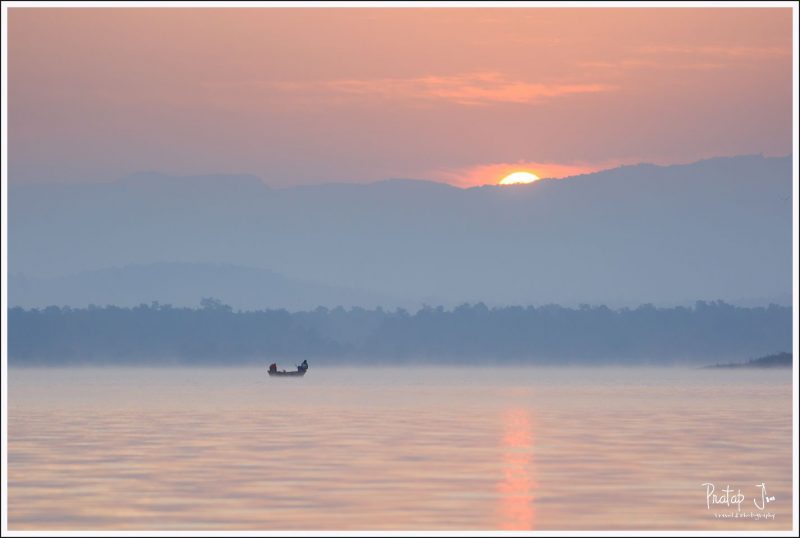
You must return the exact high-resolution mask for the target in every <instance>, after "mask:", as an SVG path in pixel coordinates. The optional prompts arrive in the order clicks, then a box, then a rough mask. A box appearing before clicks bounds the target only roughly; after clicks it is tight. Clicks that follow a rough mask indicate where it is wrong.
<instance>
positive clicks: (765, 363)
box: [705, 352, 792, 368]
mask: <svg viewBox="0 0 800 538" xmlns="http://www.w3.org/2000/svg"><path fill="white" fill-rule="evenodd" d="M791 367H792V354H791V353H786V352H784V353H775V354H773V355H767V356H766V357H761V358H758V359H750V360H749V361H747V362H730V363H727V364H719V363H717V364H713V365H711V366H705V368H791Z"/></svg>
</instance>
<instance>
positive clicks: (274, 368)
mask: <svg viewBox="0 0 800 538" xmlns="http://www.w3.org/2000/svg"><path fill="white" fill-rule="evenodd" d="M307 370H308V362H307V361H303V363H302V364H301V365H300V366H298V367H297V370H291V371H289V372H287V371H286V370H278V365H277V364H275V363H272V364H270V365H269V369H268V370H267V372H268V373H269V375H270V376H277V377H303V376H304V375H306V371H307Z"/></svg>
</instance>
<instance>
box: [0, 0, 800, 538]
mask: <svg viewBox="0 0 800 538" xmlns="http://www.w3.org/2000/svg"><path fill="white" fill-rule="evenodd" d="M17 7H25V8H48V7H58V8H65V9H67V8H80V7H92V8H98V7H107V8H114V7H125V8H159V7H174V8H190V7H226V8H238V7H249V8H253V7H264V8H281V7H283V8H289V7H290V8H409V7H416V8H421V7H427V8H430V7H440V8H460V7H493V8H502V7H505V8H543V7H560V8H603V7H615V8H622V7H650V8H656V7H660V8H692V7H713V8H725V7H738V8H743V7H754V8H756V7H757V8H784V9H791V10H792V15H793V17H792V33H793V37H792V45H793V55H794V56H793V60H794V61H793V62H792V65H793V82H792V85H793V92H792V93H793V96H794V103H793V113H792V124H793V140H792V147H793V149H794V151H795V153H793V154H792V174H793V182H794V188H793V192H792V208H793V219H792V226H793V236H792V237H793V241H792V254H793V255H792V270H793V277H792V300H793V302H792V307H793V310H792V316H793V322H794V329H793V343H792V353H793V357H794V363H793V373H794V379H793V387H792V390H793V396H792V401H793V405H794V410H793V472H792V480H793V485H792V495H793V510H792V511H793V516H792V520H793V521H792V530H789V531H758V530H754V531H644V530H643V531H363V532H362V531H349V532H348V531H205V532H203V531H200V532H197V531H13V530H12V531H10V530H9V529H8V510H7V508H8V473H7V470H8V450H7V440H8V341H7V334H8V333H7V329H8V326H7V323H8V319H7V315H6V313H7V312H8V300H7V297H8V293H7V291H8V144H7V141H8V9H9V8H17ZM799 11H800V10H799V9H798V5H797V3H796V2H792V1H764V2H759V1H731V2H698V1H690V2H677V1H676V2H664V1H661V2H619V1H617V2H583V1H576V2H557V1H549V2H548V1H542V2H508V1H496V2H487V1H453V2H442V1H424V2H408V1H405V2H403V1H386V2H376V1H364V2H353V1H350V2H344V1H331V2H325V1H304V2H285V1H283V2H280V1H276V2H263V1H262V2H259V1H254V2H241V1H232V2H220V1H207V2H202V1H186V2H182V1H157V2H136V1H116V2H86V1H74V2H52V1H50V2H48V1H41V2H21V1H18V2H15V1H9V2H3V4H2V45H0V46H1V47H2V48H1V49H0V50H2V79H1V80H2V143H0V160H1V161H2V182H1V185H0V188H1V189H2V194H1V195H0V211H2V231H1V233H0V240H1V241H2V259H1V260H0V268H2V282H0V292H1V293H2V295H0V308H1V309H2V310H1V311H0V316H2V335H1V336H0V344H2V364H1V365H0V372H1V373H2V455H3V457H2V495H1V496H0V501H1V502H2V507H0V508H2V510H0V511H1V512H2V535H3V536H76V537H78V536H91V537H93V536H130V537H134V536H542V535H544V536H605V537H614V536H754V535H755V536H797V535H798V511H799V510H798V490H797V485H798V403H799V400H798V377H799V376H798V375H797V374H798V351H799V350H798V344H799V343H798V325H800V315H798V305H800V301H798V291H799V290H800V288H799V286H800V280H798V268H799V267H800V266H799V265H798V245H797V240H798V237H800V236H798V203H799V202H798V191H799V190H800V188H798V187H800V182H799V181H798V155H797V150H798V125H799V123H798V12H799Z"/></svg>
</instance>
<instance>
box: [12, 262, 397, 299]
mask: <svg viewBox="0 0 800 538" xmlns="http://www.w3.org/2000/svg"><path fill="white" fill-rule="evenodd" d="M8 288H9V304H12V305H16V306H22V307H25V308H43V307H46V306H50V305H70V306H73V307H85V306H88V305H91V304H94V305H98V306H102V305H115V306H137V305H139V304H142V303H144V304H150V303H151V302H160V303H162V304H171V305H174V306H192V307H194V306H197V305H198V304H200V300H201V299H202V298H203V297H207V296H214V297H217V298H219V299H220V300H221V301H223V302H225V303H226V304H231V305H236V306H237V308H243V309H251V310H254V309H258V308H263V307H264V305H270V306H271V307H272V308H286V309H290V310H302V309H313V308H316V307H317V306H320V305H322V306H329V307H336V306H340V305H341V306H344V307H349V306H357V305H365V304H371V305H373V306H378V305H382V304H389V303H392V304H393V303H398V304H400V301H397V300H395V299H393V298H391V297H389V296H386V295H381V294H370V293H369V292H365V291H363V290H359V289H348V288H344V287H336V286H326V285H322V284H316V283H313V282H306V281H301V280H294V279H289V278H286V277H285V276H283V275H280V274H277V273H274V272H272V271H269V270H267V269H256V268H251V267H238V266H233V265H222V264H220V265H214V264H200V263H156V264H148V265H130V266H125V267H120V268H110V269H101V270H97V271H86V272H83V273H78V274H74V275H68V276H63V277H54V278H27V277H24V276H16V275H10V276H9V286H8Z"/></svg>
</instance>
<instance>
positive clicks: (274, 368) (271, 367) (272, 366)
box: [269, 362, 278, 372]
mask: <svg viewBox="0 0 800 538" xmlns="http://www.w3.org/2000/svg"><path fill="white" fill-rule="evenodd" d="M269 371H270V372H277V371H278V365H277V364H275V363H274V362H273V363H272V364H270V365H269Z"/></svg>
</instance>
